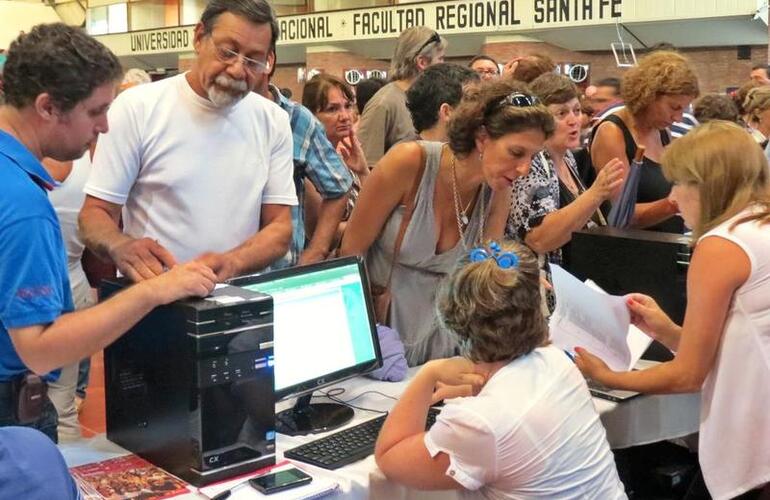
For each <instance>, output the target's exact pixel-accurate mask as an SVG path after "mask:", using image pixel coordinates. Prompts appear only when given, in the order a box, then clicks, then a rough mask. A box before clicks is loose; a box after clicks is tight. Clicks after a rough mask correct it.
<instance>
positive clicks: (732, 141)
mask: <svg viewBox="0 0 770 500" xmlns="http://www.w3.org/2000/svg"><path fill="white" fill-rule="evenodd" d="M661 165H662V167H663V174H664V175H665V176H666V179H668V180H669V181H671V182H674V183H679V184H689V185H693V186H695V187H697V189H698V193H699V195H700V217H699V219H698V222H697V223H696V226H695V227H693V228H692V229H693V236H694V241H697V239H698V238H699V237H701V236H702V235H703V234H704V233H706V232H708V231H709V230H711V229H713V228H715V227H716V226H718V225H719V224H721V223H723V222H724V221H726V220H728V219H730V218H732V217H734V216H735V215H737V214H739V213H740V212H741V211H742V210H743V209H745V208H746V207H747V206H749V205H751V204H753V203H758V204H760V205H762V206H763V209H762V210H760V211H759V212H758V213H756V214H754V215H752V216H749V217H746V218H743V219H741V220H739V221H738V222H737V223H738V224H740V223H743V222H747V221H749V220H761V221H762V222H767V221H768V220H770V184H769V183H768V176H769V175H770V173H769V172H768V170H769V167H768V163H767V158H765V154H764V151H762V148H761V147H760V146H759V145H758V144H757V143H756V141H755V140H754V138H752V137H751V135H749V134H748V133H747V132H746V130H744V129H743V128H742V127H740V126H738V125H736V124H735V123H731V122H727V121H723V120H714V121H710V122H708V123H705V124H703V125H700V126H698V127H696V128H695V129H693V130H691V131H690V132H688V133H687V134H686V135H685V136H683V137H680V138H679V139H677V140H675V141H674V142H672V143H671V145H670V146H668V147H667V148H666V149H665V150H664V152H663V156H662V158H661Z"/></svg>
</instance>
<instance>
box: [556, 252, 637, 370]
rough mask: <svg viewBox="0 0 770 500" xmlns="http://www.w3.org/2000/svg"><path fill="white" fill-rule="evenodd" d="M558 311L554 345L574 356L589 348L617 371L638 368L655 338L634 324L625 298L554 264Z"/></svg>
mask: <svg viewBox="0 0 770 500" xmlns="http://www.w3.org/2000/svg"><path fill="white" fill-rule="evenodd" d="M551 275H552V278H553V291H554V294H555V295H556V310H555V311H554V312H553V314H552V315H551V321H550V333H551V342H553V343H554V345H556V346H557V347H560V348H561V349H564V350H565V351H567V352H569V353H570V354H574V352H575V347H582V348H584V349H587V350H588V351H589V352H590V353H591V354H594V355H596V356H598V357H599V358H601V359H602V360H603V361H604V362H605V363H607V366H609V367H610V368H611V369H613V370H615V371H627V370H630V369H632V368H633V367H634V365H636V362H637V361H639V358H641V357H642V354H644V351H646V350H647V347H649V345H650V342H652V339H651V338H650V337H648V336H647V335H645V334H644V332H642V331H641V330H639V329H638V328H637V327H635V326H634V325H632V324H631V321H630V319H631V318H630V314H629V312H628V307H627V306H626V302H625V298H623V297H619V296H615V295H608V294H607V293H606V292H605V291H603V290H602V289H601V288H599V287H598V286H596V284H594V283H590V284H589V283H583V282H582V281H580V280H579V279H577V278H576V277H574V276H573V275H571V274H570V273H568V272H567V271H565V270H564V269H562V268H561V267H559V266H557V265H555V264H551Z"/></svg>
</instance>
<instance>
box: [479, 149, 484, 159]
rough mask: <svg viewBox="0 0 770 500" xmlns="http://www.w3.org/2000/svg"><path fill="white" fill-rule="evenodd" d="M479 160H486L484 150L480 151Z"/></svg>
mask: <svg viewBox="0 0 770 500" xmlns="http://www.w3.org/2000/svg"><path fill="white" fill-rule="evenodd" d="M479 161H484V152H483V151H479Z"/></svg>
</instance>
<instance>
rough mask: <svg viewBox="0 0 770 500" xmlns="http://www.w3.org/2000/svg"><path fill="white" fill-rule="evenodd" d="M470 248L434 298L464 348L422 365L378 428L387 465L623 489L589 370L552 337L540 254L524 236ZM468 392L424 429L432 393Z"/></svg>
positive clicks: (558, 486)
mask: <svg viewBox="0 0 770 500" xmlns="http://www.w3.org/2000/svg"><path fill="white" fill-rule="evenodd" d="M468 257H469V259H466V260H465V261H464V262H463V263H462V264H461V265H460V267H458V268H457V269H456V270H455V272H454V273H453V274H452V275H451V277H450V278H449V279H448V280H447V284H446V286H445V287H444V289H443V293H442V294H441V296H440V299H439V303H438V307H439V314H440V316H441V318H442V320H443V322H444V323H445V324H446V326H447V327H448V328H449V329H450V330H451V331H452V333H453V334H454V335H455V336H456V337H457V339H458V342H459V345H460V346H462V349H461V354H462V357H457V358H450V359H440V360H434V361H430V362H428V363H426V364H425V365H424V366H423V367H422V368H421V369H420V371H419V372H417V375H416V376H415V378H414V379H413V380H412V382H411V383H410V384H409V387H407V389H406V391H405V392H404V394H403V395H402V396H401V399H400V400H399V401H398V403H396V406H395V408H393V410H392V411H391V413H390V414H389V415H388V418H387V420H386V421H385V424H384V426H383V428H382V431H381V432H380V436H379V439H378V440H377V445H376V448H375V458H376V460H377V464H378V465H379V467H380V469H382V471H383V472H384V473H385V475H386V476H387V477H388V478H389V479H391V480H392V481H396V482H399V483H402V484H406V485H408V486H410V487H413V488H417V489H425V490H431V489H439V490H440V489H444V490H446V489H456V490H465V491H464V493H465V495H464V498H488V499H507V498H511V499H513V498H533V499H534V498H543V499H545V498H548V499H550V498H560V499H584V498H601V499H603V500H613V499H623V498H626V495H625V493H624V491H623V485H622V484H621V482H620V480H619V479H618V474H617V471H616V469H615V463H614V461H613V457H612V453H611V452H610V448H609V445H608V444H607V439H606V434H605V431H604V428H603V427H602V424H601V423H600V421H599V416H598V414H597V413H596V410H595V409H594V406H593V403H592V401H591V396H590V395H589V393H588V388H587V387H586V384H585V381H584V380H583V379H582V377H581V376H580V373H579V372H578V370H577V369H576V368H575V366H574V364H573V363H572V361H570V359H569V358H568V357H567V356H566V355H565V354H564V352H563V351H561V350H560V349H558V348H556V347H554V346H552V345H548V341H547V338H548V326H547V323H546V320H545V318H544V316H543V313H542V312H541V309H540V280H539V269H538V265H537V260H536V259H535V257H534V256H533V255H532V253H531V252H530V251H529V250H528V249H527V248H525V247H524V246H522V245H520V244H518V243H507V244H503V245H502V248H501V247H500V246H498V245H495V244H490V245H489V246H488V247H482V248H476V249H474V250H473V251H471V253H470V255H469V256H468ZM437 387H439V389H438V390H436V388H437ZM471 388H472V390H471ZM463 393H464V394H466V396H465V397H459V398H457V399H455V400H453V401H452V402H451V403H449V404H447V405H445V406H444V408H443V410H442V411H441V413H440V414H439V415H438V417H437V419H436V423H435V425H434V426H433V427H432V428H431V429H430V430H429V431H427V432H426V431H425V418H426V415H427V413H428V408H429V406H430V404H431V403H432V402H433V401H434V400H436V399H441V398H444V397H448V396H451V395H457V394H463ZM471 394H475V396H471Z"/></svg>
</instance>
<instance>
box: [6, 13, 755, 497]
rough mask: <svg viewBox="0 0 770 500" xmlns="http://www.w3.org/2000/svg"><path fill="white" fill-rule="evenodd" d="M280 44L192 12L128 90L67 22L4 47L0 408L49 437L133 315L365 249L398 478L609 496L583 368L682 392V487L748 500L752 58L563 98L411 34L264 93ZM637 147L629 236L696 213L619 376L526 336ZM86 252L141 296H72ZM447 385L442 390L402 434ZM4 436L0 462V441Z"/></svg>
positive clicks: (601, 221)
mask: <svg viewBox="0 0 770 500" xmlns="http://www.w3.org/2000/svg"><path fill="white" fill-rule="evenodd" d="M277 39H278V23H277V21H276V17H275V13H274V12H273V9H272V8H271V7H270V5H269V4H268V3H267V2H266V1H264V0H212V1H211V2H209V3H208V5H207V7H206V9H205V11H204V12H203V14H202V17H201V19H200V22H199V23H198V24H197V25H196V27H195V31H194V38H193V40H194V47H195V52H196V58H195V60H194V62H193V64H192V67H191V69H190V70H189V71H188V72H185V73H182V74H179V75H176V76H173V77H170V78H166V79H164V80H161V81H155V82H149V78H148V77H146V75H142V74H141V73H138V72H135V71H132V72H129V73H127V74H126V77H125V78H124V75H123V70H122V68H121V66H120V63H119V61H118V60H117V58H116V57H115V56H114V55H113V54H112V53H111V52H110V51H109V50H108V49H107V48H106V47H104V46H103V45H102V44H101V43H99V42H98V41H96V40H95V39H93V38H91V37H89V36H88V35H86V34H85V33H84V32H83V31H82V30H80V29H78V28H73V27H70V26H67V25H64V24H48V25H38V26H36V27H34V28H33V29H32V30H30V31H29V32H28V33H24V34H22V35H20V36H19V37H18V38H17V39H16V40H15V41H14V42H13V43H12V44H11V46H10V48H9V50H8V52H7V54H6V55H7V61H6V63H5V67H4V93H5V104H4V105H3V106H2V107H1V108H0V153H2V155H0V191H1V192H2V196H0V262H2V266H0V426H26V427H33V428H35V429H38V430H39V431H41V432H42V433H44V434H45V435H47V436H48V437H50V439H51V442H57V440H58V439H60V438H61V439H62V440H66V439H71V438H72V429H73V428H74V429H76V428H77V422H76V420H77V411H76V405H75V401H76V396H77V394H78V389H79V388H80V390H81V391H82V386H83V384H82V380H81V383H78V379H79V374H82V373H83V371H84V370H83V368H84V367H83V366H82V361H83V360H87V359H88V358H89V357H90V356H91V355H92V354H93V353H95V352H98V351H99V350H101V349H103V348H104V347H105V346H107V345H109V344H110V343H111V342H112V341H114V340H115V339H117V338H118V337H119V336H121V335H122V334H123V333H125V332H126V331H127V330H129V329H130V328H131V327H132V326H133V325H134V324H135V323H136V322H137V321H139V320H140V319H141V318H142V317H143V316H144V315H145V314H147V313H148V312H149V311H150V310H151V309H153V308H154V307H156V306H158V305H161V304H166V303H169V302H172V301H175V300H177V299H180V298H184V297H190V296H198V297H203V296H206V295H207V294H208V293H210V292H211V290H212V289H213V288H214V286H215V284H216V283H218V282H222V281H225V280H227V279H229V278H232V277H235V276H239V275H243V274H246V273H251V272H255V271H262V270H270V269H279V268H284V267H289V266H296V265H304V264H311V263H315V262H319V261H322V260H325V259H328V258H332V257H334V256H337V255H339V256H347V255H359V256H363V257H364V258H365V259H366V262H367V268H368V272H369V274H370V281H371V282H372V283H374V284H378V285H384V286H387V287H388V288H389V289H390V292H391V296H392V300H391V301H390V304H389V308H388V309H387V310H386V311H383V315H382V317H381V318H380V320H381V321H382V322H383V323H386V324H387V325H388V326H390V327H392V328H393V329H395V330H396V331H397V332H398V334H399V336H400V340H401V342H402V343H403V345H404V350H405V355H406V360H407V362H408V364H409V365H410V366H418V365H420V366H421V368H420V369H419V371H418V372H417V375H416V376H415V377H414V379H413V380H412V381H411V382H410V384H409V386H408V388H407V390H406V392H404V394H403V395H402V396H401V398H400V399H399V401H398V402H397V403H396V406H395V408H394V409H393V411H392V412H391V414H390V415H389V416H388V418H387V420H386V422H385V425H384V427H383V430H382V432H381V434H380V438H379V440H378V443H377V448H376V459H377V463H378V465H379V466H380V468H381V469H382V471H383V472H384V473H385V474H386V475H387V476H388V477H389V478H391V479H392V480H395V481H398V482H401V483H403V484H406V485H410V486H413V487H416V488H422V489H460V490H468V491H478V493H479V494H480V495H481V497H483V498H522V497H526V498H626V493H625V492H624V487H623V484H622V483H621V481H620V479H619V477H618V473H617V470H616V468H615V463H614V462H613V458H612V453H611V451H610V449H609V445H608V444H607V440H606V435H605V431H604V429H603V427H602V426H601V423H600V421H599V418H598V414H597V413H596V410H595V409H594V407H593V405H592V402H591V398H590V395H589V392H588V389H587V386H586V383H585V379H584V377H583V376H585V377H586V378H590V379H593V380H596V381H598V382H601V383H602V384H604V385H606V386H610V387H618V388H623V389H629V390H635V391H640V392H644V393H675V392H695V391H700V390H702V410H701V413H702V416H701V432H700V444H699V452H700V464H701V469H702V477H703V481H704V482H705V487H706V488H707V489H708V491H709V493H710V494H711V495H712V496H713V497H714V498H717V499H722V498H733V497H741V498H745V499H753V498H760V495H762V494H763V493H762V491H763V488H764V490H765V492H764V494H767V495H770V492H768V491H767V490H768V488H767V484H768V482H769V481H770V448H768V447H767V446H764V445H763V443H767V442H770V419H769V418H768V416H767V415H768V414H770V412H769V411H768V410H769V409H770V408H768V406H767V405H768V401H770V389H768V386H767V384H766V383H765V381H766V380H767V379H768V376H770V293H768V292H770V260H768V255H770V226H768V225H767V224H768V222H770V179H769V177H770V168H769V167H768V160H767V158H768V157H769V156H770V146H768V144H767V143H768V138H769V137H770V78H768V68H767V67H757V68H754V70H752V73H751V75H750V76H751V81H750V82H747V83H745V84H744V85H742V86H741V87H740V88H739V89H738V90H737V91H736V92H735V94H734V95H733V96H727V95H718V94H707V95H703V96H701V92H700V87H699V81H698V77H697V71H696V69H695V68H694V66H693V64H692V63H691V62H690V61H689V60H688V59H687V57H685V56H684V55H682V54H680V53H678V52H677V51H675V50H657V51H652V52H651V53H649V54H648V55H646V56H645V57H643V58H642V59H641V60H640V61H639V63H638V65H636V66H634V67H632V68H630V69H628V70H627V71H626V72H625V73H624V75H623V77H622V78H621V79H618V78H605V79H602V80H599V81H598V82H597V83H596V84H595V85H594V86H590V87H588V88H583V89H581V88H579V87H577V86H576V85H575V84H574V83H573V82H572V81H571V80H570V79H569V78H568V77H567V76H565V75H561V74H558V72H556V71H555V70H556V65H555V64H554V62H553V61H552V60H551V59H550V58H549V57H548V56H545V55H542V54H530V55H526V56H522V57H515V58H512V59H510V60H509V61H507V62H506V63H505V64H499V63H498V62H497V61H496V60H495V59H493V58H492V57H490V56H487V55H478V56H476V57H474V58H473V59H472V60H471V61H470V63H468V64H467V65H458V64H453V63H447V62H444V55H445V51H446V48H447V40H446V39H445V38H444V37H442V36H441V35H440V34H439V33H437V32H436V31H434V30H432V29H430V28H427V27H424V26H416V27H412V28H409V29H407V30H405V31H403V32H402V33H401V35H400V36H399V38H398V40H397V42H396V48H395V51H394V54H393V58H392V60H391V70H390V74H389V77H390V80H389V81H388V82H384V81H381V80H366V81H364V82H361V83H359V84H358V85H357V86H356V88H353V87H351V86H350V85H349V84H348V83H347V82H345V81H344V80H342V79H340V78H338V77H336V76H334V75H332V74H326V73H321V74H318V75H316V76H314V77H313V78H311V79H310V80H308V81H307V82H306V83H305V87H304V90H303V95H302V102H301V103H299V102H295V101H293V100H291V98H290V97H287V96H286V95H284V93H282V92H281V91H280V90H279V89H278V88H277V87H276V86H275V85H273V84H272V83H271V78H272V76H273V73H274V71H275V68H276V64H277V60H276V41H277ZM121 82H122V85H119V84H120V83H121ZM118 87H119V89H118ZM116 90H119V94H120V95H118V96H117V97H116ZM699 123H701V124H699ZM640 148H644V154H643V156H642V160H641V166H640V167H639V168H640V172H639V175H640V179H639V187H638V191H637V192H636V196H635V199H634V200H633V201H635V204H634V206H633V207H632V209H633V217H632V218H631V225H632V227H635V228H639V229H648V230H653V231H665V232H674V233H679V234H682V233H684V232H685V231H687V230H691V231H692V237H693V246H694V250H693V254H692V262H691V265H690V269H689V274H688V309H687V313H686V315H685V320H684V324H683V325H681V326H679V325H676V324H674V322H673V321H672V320H670V319H669V318H668V317H667V316H666V315H665V313H663V312H662V310H661V309H660V308H659V307H658V306H657V304H656V303H655V300H654V298H652V297H648V296H644V295H639V294H631V295H629V296H628V298H627V302H628V308H629V311H630V313H631V316H632V318H633V321H634V323H635V324H637V326H639V328H641V329H642V330H643V331H644V332H645V333H647V334H648V335H650V336H651V337H652V338H654V339H656V340H659V341H660V342H662V343H663V344H664V345H665V346H666V347H668V348H669V349H670V350H671V351H672V353H674V354H675V356H674V359H673V361H670V362H665V363H661V364H659V365H657V366H656V367H654V368H650V369H647V370H639V371H634V372H627V373H619V372H614V371H612V370H610V369H609V368H608V367H607V366H606V365H605V364H604V363H603V361H602V360H601V359H599V358H597V357H595V356H594V355H592V354H591V353H590V352H587V351H586V350H584V349H578V356H577V358H576V360H575V362H574V363H573V361H572V360H571V359H570V358H569V357H568V356H565V355H564V353H563V352H561V351H560V350H559V349H557V348H555V347H553V346H552V345H550V343H549V341H548V326H547V325H548V316H549V314H550V313H551V312H552V311H553V308H554V304H555V302H556V301H558V300H559V297H558V296H554V294H553V293H552V291H551V290H550V287H549V286H548V285H547V282H548V278H549V272H550V265H551V264H560V265H566V266H568V265H569V260H570V240H571V237H572V233H573V232H575V231H577V230H580V229H583V228H590V227H595V226H603V225H606V224H607V215H608V212H609V210H610V207H611V206H612V205H613V203H617V202H618V199H619V195H620V193H621V191H622V190H623V188H624V184H625V183H626V181H627V180H628V177H629V175H630V169H631V168H632V162H633V161H634V158H635V157H637V156H638V154H637V152H638V150H639V149H640ZM49 192H50V193H49ZM85 249H88V251H90V252H92V253H93V254H95V255H96V256H98V257H99V258H101V259H102V260H104V261H106V262H108V263H110V264H111V265H112V266H114V268H115V269H116V270H117V271H118V272H120V274H121V275H122V276H125V277H127V278H128V279H130V280H132V281H134V282H135V285H134V286H132V287H129V288H128V289H126V290H125V291H124V292H122V293H120V294H118V295H116V296H115V297H112V298H110V299H108V300H105V301H102V302H100V303H99V304H97V305H93V304H94V296H93V292H92V290H91V289H90V288H89V286H88V282H87V280H86V278H85V273H84V271H83V269H82V267H81V265H80V261H81V256H82V255H83V252H84V250H85ZM76 309H77V310H76ZM581 372H582V375H583V376H581ZM80 378H82V377H80ZM736 388H747V390H746V391H745V392H744V391H741V390H737V389H736ZM35 391H37V392H35ZM30 394H31V395H35V394H37V396H38V397H37V398H34V399H35V400H36V401H37V402H36V403H32V402H31V400H30V399H29V395H30ZM81 397H82V393H81ZM442 399H456V404H452V405H448V406H447V407H446V408H445V409H444V410H443V411H442V413H441V414H440V415H439V417H438V418H437V422H436V424H435V425H434V426H433V427H432V428H431V429H430V430H429V431H427V432H426V431H425V429H424V421H425V416H426V414H427V411H428V407H429V406H430V405H431V404H432V403H433V402H435V401H437V400H442ZM73 422H74V423H73ZM14 428H15V427H14ZM12 429H13V428H9V430H8V432H11V435H12V433H13V431H12ZM68 431H69V433H68ZM19 432H24V433H26V432H28V430H23V431H19ZM75 432H76V431H75ZM26 435H27V434H19V436H26ZM4 436H5V432H4V433H3V434H0V438H2V439H0V469H2V468H3V467H2V463H3V461H4V460H13V459H14V458H13V457H12V456H11V454H5V455H4V454H3V450H4V446H3V445H2V440H3V439H6V438H5V437H4ZM8 439H9V441H8V443H11V442H12V441H11V438H8ZM14 442H15V441H14ZM724 442H730V443H733V444H732V445H731V446H730V447H729V449H727V450H726V449H725V448H724V446H723V443H724ZM45 446H46V444H45V441H44V442H40V441H36V442H35V446H34V447H32V448H34V449H35V450H40V449H41V447H42V448H44V447H45ZM35 453H39V451H35ZM522 457H526V460H522ZM53 462H55V460H54V461H53ZM20 480H21V479H20ZM3 487H4V486H3V484H1V483H0V496H2V491H3ZM8 491H16V490H8ZM42 491H43V490H41V493H40V496H39V497H40V498H42V497H43V496H44V493H42ZM29 498H33V497H29Z"/></svg>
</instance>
